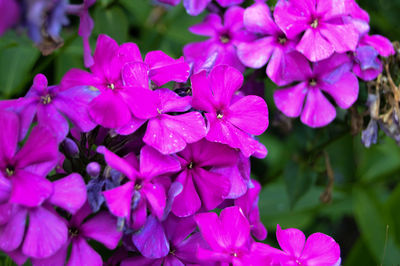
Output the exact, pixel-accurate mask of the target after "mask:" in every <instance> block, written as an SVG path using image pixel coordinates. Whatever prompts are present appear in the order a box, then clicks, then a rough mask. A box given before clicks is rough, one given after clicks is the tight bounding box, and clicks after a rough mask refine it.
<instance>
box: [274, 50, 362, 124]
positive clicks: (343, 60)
mask: <svg viewBox="0 0 400 266" xmlns="http://www.w3.org/2000/svg"><path fill="white" fill-rule="evenodd" d="M293 59H295V60H293V68H298V69H302V70H303V71H302V78H301V79H299V80H298V81H300V83H298V84H296V85H294V86H290V87H287V88H284V89H279V90H277V91H275V92H274V101H275V104H276V106H277V108H278V109H279V110H280V111H281V112H282V113H284V114H285V115H286V116H289V117H298V116H300V115H301V121H302V122H303V123H304V124H306V125H308V126H310V127H322V126H325V125H327V124H329V123H330V122H332V120H333V119H334V118H335V116H336V110H335V108H334V106H333V105H332V104H331V103H330V102H329V101H328V99H327V98H326V97H325V96H324V95H323V93H322V92H325V93H328V94H329V95H330V96H331V97H332V98H333V99H334V101H335V102H336V104H337V105H338V106H339V107H341V108H344V109H346V108H349V107H350V106H351V105H352V104H353V103H354V102H355V101H356V100H357V97H358V80H357V78H356V76H355V75H354V74H353V73H351V72H350V71H349V70H350V68H351V62H350V59H349V58H348V56H346V55H345V54H335V55H334V56H332V57H331V58H329V59H326V60H324V61H321V62H318V63H314V64H313V66H312V68H311V67H310V65H309V63H308V62H307V60H305V58H304V57H303V56H302V55H299V56H297V57H294V58H293ZM304 101H305V104H304V106H303V103H304Z"/></svg>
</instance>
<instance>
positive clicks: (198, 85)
mask: <svg viewBox="0 0 400 266" xmlns="http://www.w3.org/2000/svg"><path fill="white" fill-rule="evenodd" d="M190 81H191V83H192V91H193V98H192V105H193V107H194V108H196V109H199V110H204V111H206V112H213V111H214V106H215V105H216V104H215V101H214V97H213V91H212V89H211V87H210V85H211V84H210V83H209V82H208V79H207V72H206V71H205V70H203V71H201V72H200V73H197V74H195V75H193V76H191V77H190Z"/></svg>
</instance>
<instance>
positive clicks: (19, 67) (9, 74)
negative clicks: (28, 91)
mask: <svg viewBox="0 0 400 266" xmlns="http://www.w3.org/2000/svg"><path fill="white" fill-rule="evenodd" d="M39 55H40V52H39V51H38V49H37V48H35V47H34V46H33V44H32V42H31V41H30V40H29V39H27V37H22V36H17V35H16V34H15V33H13V32H8V33H7V34H6V35H5V36H3V37H2V39H1V44H0V98H10V97H11V96H13V95H18V94H19V93H22V90H23V89H24V85H25V82H26V79H27V78H30V71H31V70H32V67H33V65H34V64H35V62H36V60H37V59H38V58H39Z"/></svg>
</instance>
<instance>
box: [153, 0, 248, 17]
mask: <svg viewBox="0 0 400 266" xmlns="http://www.w3.org/2000/svg"><path fill="white" fill-rule="evenodd" d="M157 1H158V2H160V3H164V4H168V5H171V6H176V5H177V4H179V3H180V1H181V0H157ZM243 1H244V0H216V2H217V3H218V4H219V5H220V6H222V7H229V6H233V5H239V4H241V3H243ZM209 3H211V0H183V6H184V7H185V9H186V12H187V13H188V14H189V15H191V16H197V15H199V14H200V13H201V12H203V11H204V9H205V8H206V7H207V5H208V4H209Z"/></svg>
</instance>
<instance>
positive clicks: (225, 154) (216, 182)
mask: <svg viewBox="0 0 400 266" xmlns="http://www.w3.org/2000/svg"><path fill="white" fill-rule="evenodd" d="M177 156H178V159H179V161H180V163H181V167H182V169H183V171H182V172H181V173H180V174H179V175H178V177H177V179H176V181H178V182H180V183H181V184H182V185H183V190H182V192H181V193H180V194H179V195H177V196H176V198H175V201H174V203H173V205H172V212H173V213H174V214H175V215H177V216H179V217H183V216H189V215H192V214H194V213H196V212H197V211H198V210H199V209H200V207H203V209H204V210H207V211H208V210H212V209H214V208H216V207H217V206H218V205H219V204H220V203H221V202H222V201H223V200H224V198H225V197H226V196H227V195H228V193H229V190H230V187H231V182H230V177H229V176H225V175H223V174H220V173H216V172H213V171H210V168H211V167H224V166H225V167H226V166H232V165H235V164H236V163H237V160H238V156H237V153H236V152H235V151H234V150H233V149H231V148H230V147H228V146H226V145H222V144H218V143H212V142H208V141H206V140H201V141H199V142H196V143H194V144H190V145H188V146H187V147H186V149H185V150H183V151H182V152H180V153H178V154H177Z"/></svg>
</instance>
